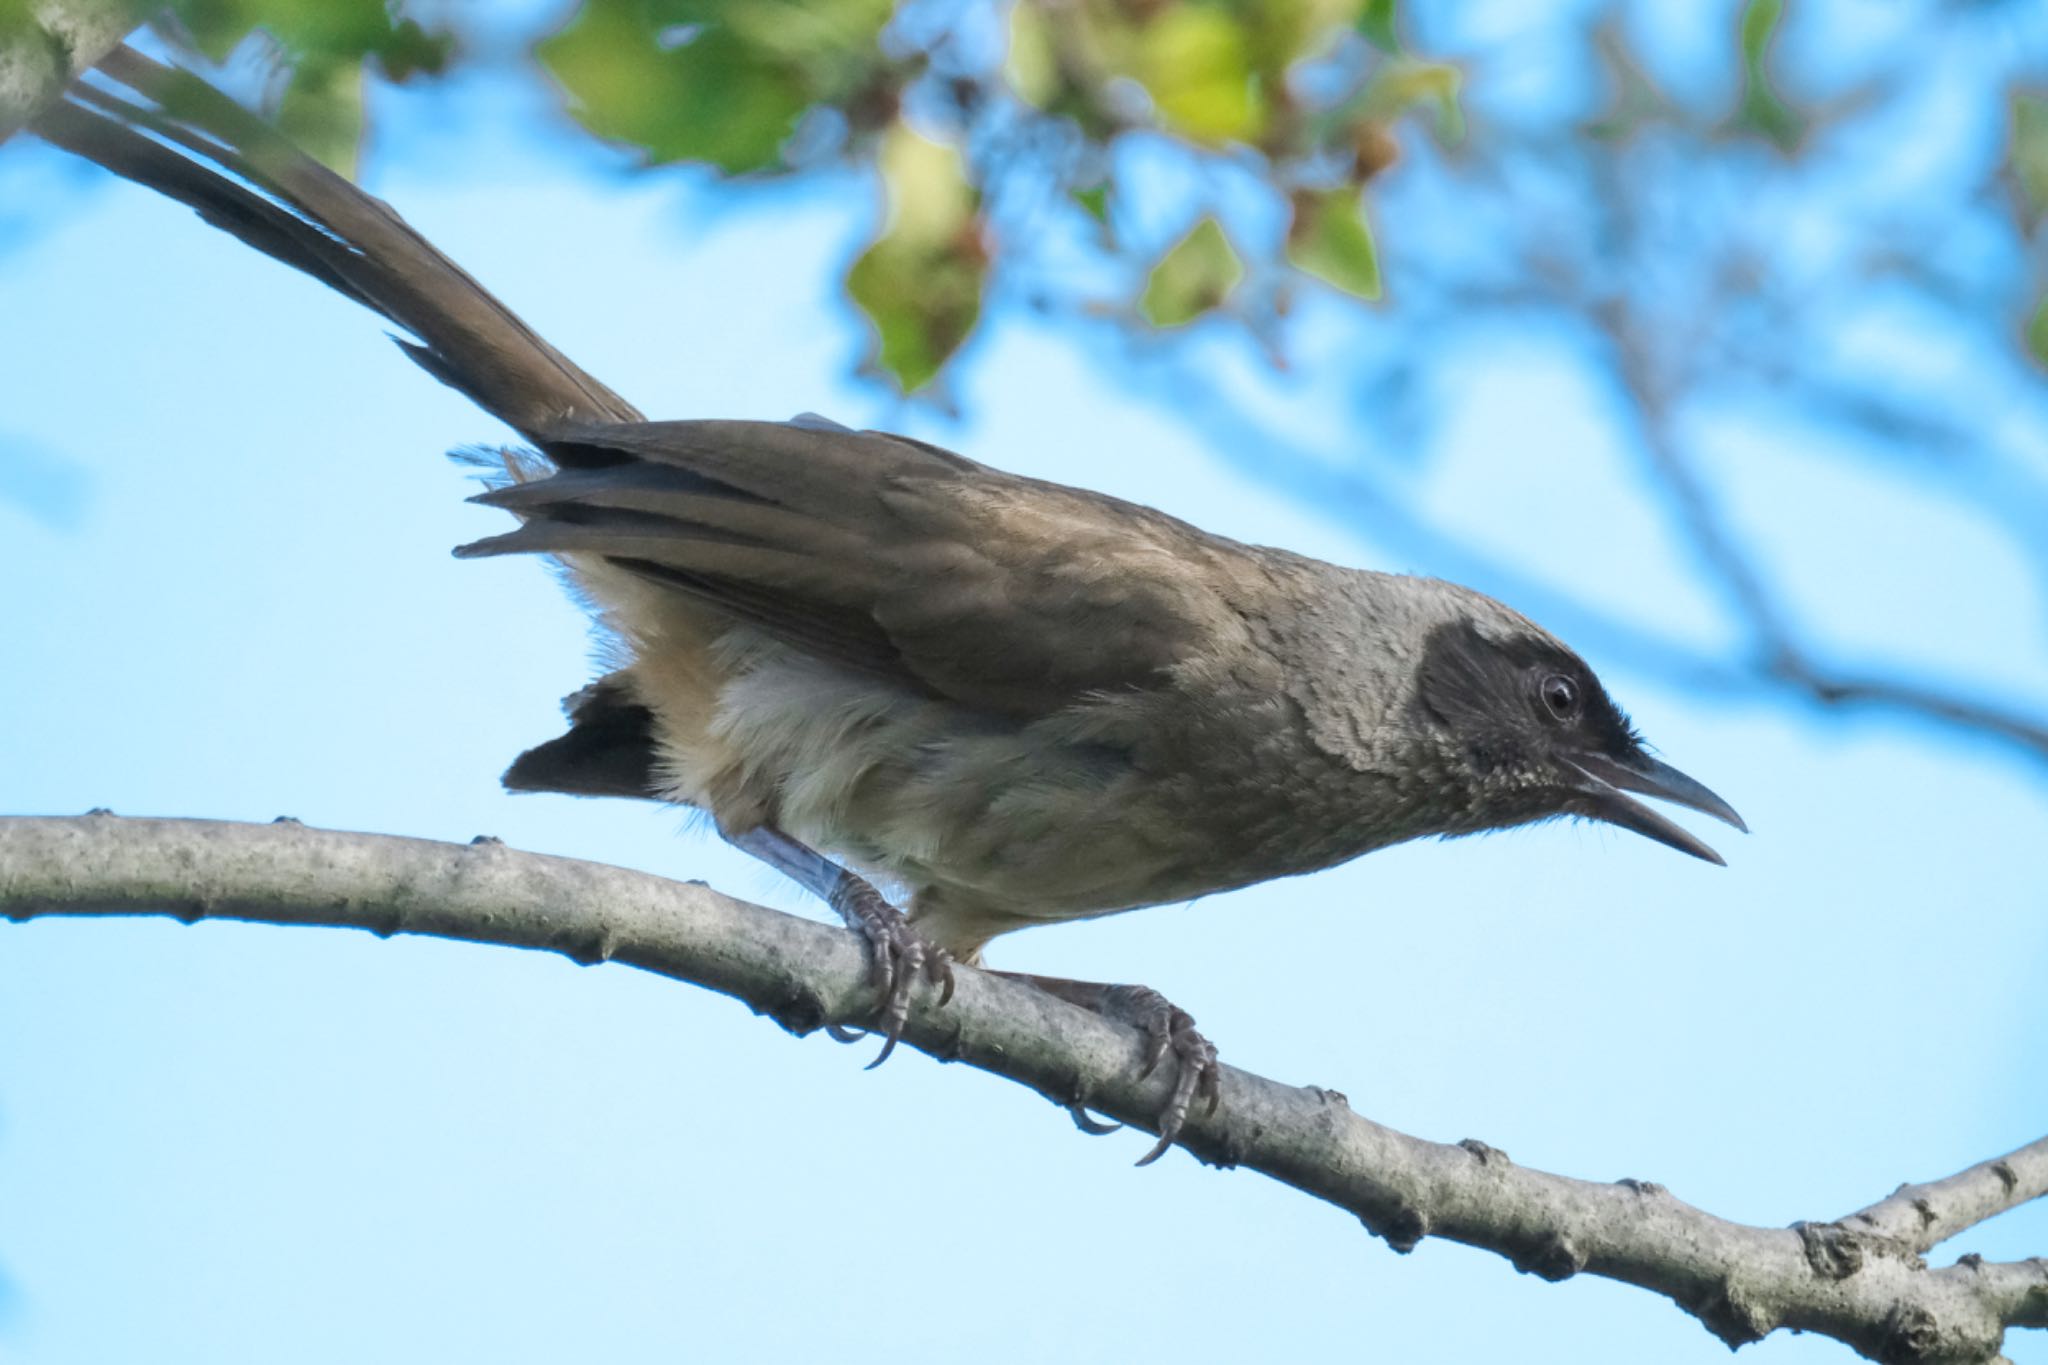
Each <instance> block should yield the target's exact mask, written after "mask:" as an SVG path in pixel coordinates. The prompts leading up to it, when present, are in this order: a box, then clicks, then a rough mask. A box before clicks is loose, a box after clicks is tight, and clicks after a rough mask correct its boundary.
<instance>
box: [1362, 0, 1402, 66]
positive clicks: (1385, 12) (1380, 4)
mask: <svg viewBox="0 0 2048 1365" xmlns="http://www.w3.org/2000/svg"><path fill="white" fill-rule="evenodd" d="M1358 31H1359V32H1360V33H1362V34H1364V35H1365V40H1366V41H1367V42H1368V43H1371V44H1372V45H1373V46H1374V47H1376V48H1378V49H1379V50H1380V51H1382V52H1384V53H1386V54H1387V55H1388V56H1389V57H1392V56H1394V55H1396V54H1398V53H1399V52H1400V51H1401V37H1400V35H1399V34H1398V33H1396V32H1395V31H1394V0H1365V8H1364V9H1362V10H1360V11H1359V14H1358Z"/></svg>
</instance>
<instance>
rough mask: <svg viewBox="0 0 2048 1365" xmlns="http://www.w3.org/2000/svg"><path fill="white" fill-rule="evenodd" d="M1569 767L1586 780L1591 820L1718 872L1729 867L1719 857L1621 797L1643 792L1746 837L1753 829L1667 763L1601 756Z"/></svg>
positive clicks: (1587, 756)
mask: <svg viewBox="0 0 2048 1365" xmlns="http://www.w3.org/2000/svg"><path fill="white" fill-rule="evenodd" d="M1565 762H1566V763H1567V764H1569V765H1570V766H1571V767H1572V768H1573V769H1574V770H1575V771H1576V772H1577V773H1578V775H1579V777H1580V778H1581V779H1582V780H1581V781H1580V782H1579V783H1578V784H1577V785H1578V789H1579V791H1580V792H1582V793H1584V794H1585V795H1586V796H1588V797H1590V798H1592V802H1593V810H1592V811H1591V812H1590V814H1591V815H1592V816H1593V817H1594V818H1595V819H1599V820H1605V821H1607V823H1609V824H1611V825H1620V826H1621V827H1622V828H1623V829H1632V830H1634V831H1635V832H1636V833H1638V834H1640V835H1643V836H1645V837H1646V838H1650V839H1655V840H1656V841H1657V842H1658V843H1660V844H1668V845H1669V846H1671V847H1672V848H1675V849H1677V850H1678V851H1679V852H1680V853H1690V854H1691V855H1692V856H1693V857H1695V858H1704V859H1705V860H1706V861H1708V862H1710V863H1713V864H1715V865H1716V866H1717V867H1726V866H1727V863H1726V862H1724V861H1723V860H1722V858H1721V855H1720V854H1718V853H1716V852H1714V850H1713V849H1711V848H1709V847H1707V846H1706V845H1705V844H1704V843H1702V842H1700V841H1699V840H1698V839H1696V838H1694V837H1693V836H1692V835H1691V834H1689V833H1687V832H1686V831H1685V830H1684V829H1681V828H1680V827H1679V826H1678V825H1676V824H1673V823H1672V822H1671V821H1669V820H1667V819H1665V818H1664V817H1663V816H1662V815H1659V814H1658V813H1657V812H1656V811H1654V810H1652V809H1650V808H1649V807H1648V806H1646V805H1644V804H1643V803H1642V802H1640V801H1636V800H1632V799H1630V798H1629V797H1627V796H1624V795H1623V794H1622V793H1623V792H1641V793H1642V794H1643V795H1644V796H1654V797H1656V798H1657V799H1658V800H1660V801H1670V802H1673V803H1675V804H1677V805H1681V806H1689V807H1691V808H1692V809H1693V810H1696V811H1700V812H1703V813H1704V814H1707V815H1711V816H1713V817H1714V818H1715V819H1716V820H1719V821H1722V822H1723V823H1725V824H1730V825H1733V826H1735V828H1737V829H1739V830H1741V831H1742V832H1743V833H1744V834H1747V833H1749V826H1748V825H1745V824H1743V823H1742V817H1741V816H1739V815H1737V814H1736V813H1735V807H1733V806H1731V805H1729V804H1728V803H1727V802H1726V801H1723V800H1722V799H1721V798H1720V797H1718V796H1716V795H1714V794H1713V793H1712V792H1711V791H1708V790H1707V789H1706V787H1704V786H1703V785H1701V784H1700V783H1698V782H1695V781H1693V780H1692V779H1691V778H1689V777H1687V776H1686V775H1685V774H1684V773H1682V772H1680V771H1678V769H1676V768H1674V767H1672V766H1671V765H1670V764H1669V763H1660V762H1658V761H1657V760H1656V759H1654V758H1651V757H1650V756H1649V755H1648V754H1634V755H1631V756H1630V757H1628V758H1625V759H1617V758H1610V757H1609V756H1608V755H1606V754H1601V753H1583V754H1573V755H1572V756H1571V757H1570V758H1568V759H1566V760H1565Z"/></svg>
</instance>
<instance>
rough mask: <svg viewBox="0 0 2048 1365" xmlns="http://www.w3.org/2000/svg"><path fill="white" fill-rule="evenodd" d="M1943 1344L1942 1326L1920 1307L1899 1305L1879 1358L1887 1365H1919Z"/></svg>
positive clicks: (1886, 1330)
mask: <svg viewBox="0 0 2048 1365" xmlns="http://www.w3.org/2000/svg"><path fill="white" fill-rule="evenodd" d="M1940 1345H1941V1325H1940V1324H1939V1323H1937V1322H1936V1321H1935V1320H1934V1314H1932V1313H1930V1312H1928V1311H1927V1310H1926V1309H1925V1308H1922V1307H1920V1306H1919V1305H1918V1304H1904V1303H1902V1304H1900V1305H1898V1307H1896V1308H1894V1309H1892V1313H1891V1316H1890V1317H1889V1318H1887V1319H1886V1320H1885V1324H1884V1344H1883V1345H1882V1346H1880V1347H1879V1348H1878V1356H1877V1358H1878V1359H1879V1360H1881V1361H1883V1362H1884V1365H1920V1362H1922V1361H1926V1360H1929V1359H1932V1358H1933V1356H1934V1353H1935V1351H1936V1350H1937V1349H1938V1348H1939V1347H1940Z"/></svg>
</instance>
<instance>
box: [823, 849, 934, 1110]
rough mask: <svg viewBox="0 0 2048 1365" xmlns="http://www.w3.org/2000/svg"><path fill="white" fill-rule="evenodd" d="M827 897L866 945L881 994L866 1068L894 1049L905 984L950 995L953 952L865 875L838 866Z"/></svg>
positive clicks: (841, 1036) (849, 1036) (843, 1036)
mask: <svg viewBox="0 0 2048 1365" xmlns="http://www.w3.org/2000/svg"><path fill="white" fill-rule="evenodd" d="M830 899H831V902H832V908H833V909H834V910H836V911H838V912H839V916H840V918H842V919H844V920H845V921H846V927H847V928H849V929H852V930H853V931H854V932H855V933H857V934H859V935H860V936H861V937H862V938H864V939H866V940H867V943H868V979H869V980H870V981H871V982H872V983H873V984H874V988H875V993H876V994H877V995H878V996H880V997H881V1005H880V1007H879V1008H878V1009H877V1010H876V1014H875V1022H874V1024H873V1026H872V1030H871V1031H873V1032H876V1033H879V1034H881V1035H882V1039H883V1041H882V1051H881V1053H880V1054H879V1055H878V1056H877V1057H876V1058H875V1060H873V1061H872V1062H869V1063H868V1070H870V1071H872V1070H874V1069H875V1068H876V1067H878V1066H880V1065H881V1064H882V1063H883V1062H886V1061H888V1060H889V1054H890V1053H892V1052H894V1051H895V1050H896V1043H897V1040H898V1039H900V1038H901V1037H902V1036H903V1025H904V1023H905V1021H907V1020H908V1019H909V1018H910V992H911V988H912V987H913V986H915V985H916V984H917V982H918V979H919V978H920V977H922V978H923V979H924V980H926V981H928V982H930V983H931V984H932V985H934V986H936V987H938V988H939V1003H940V1004H941V1005H943V1004H945V1003H946V1002H947V1001H949V1000H951V999H952V998H953V955H952V954H951V953H949V952H947V951H946V950H945V949H944V948H941V947H939V945H938V944H936V943H933V942H932V941H931V940H930V939H928V938H926V937H925V936H924V935H923V934H920V933H919V932H917V930H916V929H915V928H914V927H912V925H911V923H910V920H909V917H908V916H906V915H905V914H904V913H903V912H902V911H901V910H898V909H897V908H896V907H895V906H893V905H891V904H889V902H888V900H887V899H886V898H885V897H884V896H883V895H882V893H881V892H879V891H877V890H875V888H874V887H873V886H872V885H870V884H869V883H868V882H867V880H866V879H865V878H862V877H858V876H856V875H854V874H853V873H851V872H846V871H844V870H842V871H841V872H840V880H839V883H838V885H836V886H835V887H834V888H833V890H832V895H831V897H830ZM827 1030H828V1031H829V1032H830V1033H831V1035H832V1036H833V1037H834V1038H837V1039H838V1040H839V1041H840V1042H842V1043H850V1042H852V1041H854V1040H855V1039H857V1038H859V1037H860V1036H861V1035H860V1034H858V1033H855V1032H850V1031H849V1030H847V1029H844V1028H841V1027H840V1026H839V1025H837V1024H832V1025H827Z"/></svg>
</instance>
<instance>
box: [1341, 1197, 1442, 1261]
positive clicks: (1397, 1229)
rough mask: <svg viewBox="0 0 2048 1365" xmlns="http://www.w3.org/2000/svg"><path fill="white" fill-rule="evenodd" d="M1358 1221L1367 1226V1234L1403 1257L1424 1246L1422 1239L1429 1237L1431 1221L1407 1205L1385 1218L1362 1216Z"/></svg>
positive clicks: (1419, 1211) (1418, 1210) (1420, 1211)
mask: <svg viewBox="0 0 2048 1365" xmlns="http://www.w3.org/2000/svg"><path fill="white" fill-rule="evenodd" d="M1358 1221H1359V1222H1361V1223H1363V1224H1365V1230H1366V1231H1367V1232H1369V1233H1371V1234H1372V1235H1373V1236H1375V1237H1377V1238H1379V1239H1380V1240H1381V1241H1384V1242H1385V1243H1386V1244H1387V1245H1388V1246H1390V1247H1392V1248H1393V1249H1394V1250H1395V1251H1398V1252H1399V1253H1401V1254H1402V1255H1403V1256H1406V1255H1407V1254H1408V1253H1409V1252H1411V1251H1413V1250H1415V1248H1416V1247H1418V1246H1420V1245H1421V1244H1422V1239H1423V1238H1425V1237H1427V1236H1429V1219H1428V1218H1426V1217H1424V1216H1423V1213H1422V1210H1420V1209H1417V1208H1412V1207H1410V1206H1408V1205H1405V1204H1404V1205H1401V1206H1400V1207H1398V1208H1396V1209H1395V1210H1394V1211H1393V1212H1392V1213H1391V1214H1389V1215H1388V1216H1387V1217H1385V1218H1382V1219H1378V1220H1375V1219H1373V1218H1372V1217H1370V1216H1369V1215H1366V1214H1360V1215H1359V1216H1358Z"/></svg>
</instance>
